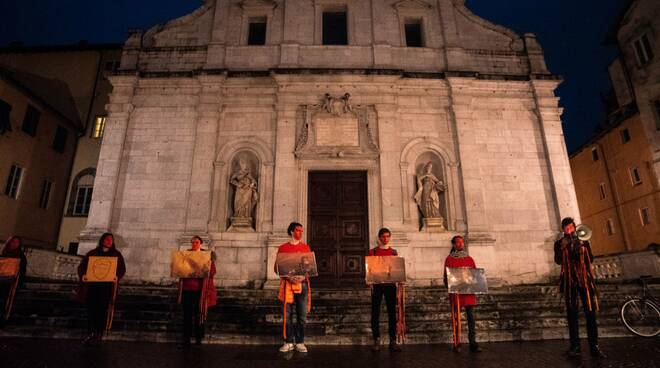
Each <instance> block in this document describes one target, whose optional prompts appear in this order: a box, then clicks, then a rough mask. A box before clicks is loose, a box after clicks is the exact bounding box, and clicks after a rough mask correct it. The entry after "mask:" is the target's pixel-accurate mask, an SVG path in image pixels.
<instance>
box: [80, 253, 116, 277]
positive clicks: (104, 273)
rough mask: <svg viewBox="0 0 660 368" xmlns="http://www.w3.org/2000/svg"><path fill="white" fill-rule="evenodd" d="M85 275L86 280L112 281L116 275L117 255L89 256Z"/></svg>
mask: <svg viewBox="0 0 660 368" xmlns="http://www.w3.org/2000/svg"><path fill="white" fill-rule="evenodd" d="M85 276H86V278H87V282H113V281H114V279H115V277H117V257H97V256H90V257H89V260H88V262H87V273H85Z"/></svg>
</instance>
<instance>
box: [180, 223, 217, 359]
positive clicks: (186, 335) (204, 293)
mask: <svg viewBox="0 0 660 368" xmlns="http://www.w3.org/2000/svg"><path fill="white" fill-rule="evenodd" d="M190 245H191V248H190V249H189V250H188V251H192V252H206V251H204V250H202V238H200V237H199V236H197V235H195V236H193V237H192V239H190ZM213 256H214V254H213V253H211V260H210V262H211V266H210V267H209V272H208V276H207V277H205V278H190V277H184V278H181V279H179V298H178V302H179V303H180V304H181V305H182V306H183V340H182V347H187V346H190V338H191V337H192V334H193V331H194V333H195V343H196V344H197V345H200V344H201V343H202V338H203V337H204V323H205V322H206V316H207V311H208V308H209V307H212V306H214V305H215V304H216V302H217V297H218V294H217V291H216V289H215V285H213V277H214V276H215V273H216V269H215V262H214V261H213V258H214V257H213Z"/></svg>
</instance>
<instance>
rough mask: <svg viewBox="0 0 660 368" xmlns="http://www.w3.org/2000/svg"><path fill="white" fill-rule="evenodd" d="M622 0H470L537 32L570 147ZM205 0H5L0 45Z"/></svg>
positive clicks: (122, 28) (112, 25)
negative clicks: (556, 78) (556, 81)
mask: <svg viewBox="0 0 660 368" xmlns="http://www.w3.org/2000/svg"><path fill="white" fill-rule="evenodd" d="M623 3H624V1H623V0H467V5H468V7H469V8H470V9H471V10H472V11H473V12H474V13H476V14H477V15H479V16H481V17H483V18H485V19H487V20H489V21H491V22H493V23H496V24H499V25H503V26H505V27H508V28H511V29H513V30H514V31H515V32H517V33H518V34H521V35H522V34H523V33H525V32H532V33H535V34H536V35H537V37H538V39H539V41H540V42H541V45H542V46H543V48H544V51H545V57H546V62H547V63H548V67H549V68H550V71H551V72H552V73H554V74H556V75H561V76H562V77H563V78H564V82H563V83H562V84H561V85H560V87H559V88H558V89H557V94H558V95H559V97H560V98H561V102H560V103H561V106H563V107H564V108H565V110H564V115H563V116H562V121H563V125H564V133H565V135H566V144H567V147H568V149H569V152H571V151H573V150H575V149H576V148H578V147H579V146H580V145H581V144H582V143H584V142H585V141H586V140H587V139H588V138H589V136H590V135H591V133H592V132H593V130H594V128H595V127H596V126H597V125H598V124H599V123H601V122H602V121H603V120H604V119H605V113H604V109H603V105H602V103H601V97H600V96H601V94H603V93H605V92H606V91H607V89H608V88H609V87H608V76H607V66H608V65H609V64H610V62H611V61H612V60H613V58H614V57H615V56H616V47H614V46H612V45H604V44H603V39H604V37H605V34H606V32H607V30H608V29H609V27H610V25H611V23H612V21H613V19H614V18H615V17H616V15H617V14H618V12H619V11H620V9H621V7H622V5H623ZM200 4H201V0H2V1H0V45H6V44H8V43H9V42H12V41H22V42H24V44H25V45H57V44H72V43H77V42H78V41H80V40H87V41H88V42H90V43H123V41H124V40H125V38H126V35H127V31H128V30H129V29H132V28H142V29H147V28H149V27H151V26H153V25H155V24H157V23H162V22H165V21H168V20H170V19H173V18H176V17H178V16H181V15H184V14H187V13H189V12H190V11H192V10H193V9H195V8H197V7H198V6H199V5H200Z"/></svg>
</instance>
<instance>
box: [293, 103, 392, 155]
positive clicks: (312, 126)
mask: <svg viewBox="0 0 660 368" xmlns="http://www.w3.org/2000/svg"><path fill="white" fill-rule="evenodd" d="M376 124H377V123H376V114H375V110H374V109H373V107H369V106H363V105H353V104H352V103H351V95H350V94H348V93H345V94H344V95H341V96H336V97H335V96H333V95H331V94H329V93H326V94H325V96H324V97H323V98H321V101H320V103H318V104H313V105H302V106H300V109H299V118H298V122H297V129H296V132H297V137H296V147H295V155H296V156H297V157H301V158H344V157H345V158H349V157H372V158H375V157H378V155H379V149H378V144H377V142H376V137H375V134H374V132H375V131H376V130H375V125H376Z"/></svg>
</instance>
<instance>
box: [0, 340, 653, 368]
mask: <svg viewBox="0 0 660 368" xmlns="http://www.w3.org/2000/svg"><path fill="white" fill-rule="evenodd" d="M482 347H483V348H484V351H483V352H481V353H478V354H471V353H469V352H467V351H464V352H462V353H459V354H456V353H453V352H452V351H450V348H449V346H448V345H409V346H406V347H405V348H404V351H403V352H401V353H390V352H389V351H388V350H387V349H383V350H381V351H380V352H379V353H373V352H371V351H370V350H369V347H367V346H349V347H346V346H309V353H307V354H300V353H293V354H287V355H283V354H280V353H278V352H277V347H275V346H235V345H202V346H195V345H193V346H192V347H191V348H190V349H186V350H178V349H177V348H176V346H175V345H174V344H158V343H146V342H145V343H135V342H132V343H131V342H105V343H104V344H103V345H102V346H101V347H85V346H82V345H81V344H80V342H79V341H76V340H63V339H59V340H57V339H53V340H45V339H29V338H16V339H8V338H3V339H0V367H2V368H46V367H48V368H55V367H68V368H77V367H100V368H106V367H107V368H110V367H112V368H123V367H127V368H142V367H156V368H170V367H190V368H196V367H232V368H234V367H236V368H241V367H250V368H252V367H305V368H312V367H332V368H342V367H347V368H348V367H350V368H367V367H379V368H388V367H392V368H395V367H401V368H408V367H410V368H413V367H414V368H426V367H441V368H454V367H502V368H504V367H506V368H509V367H511V368H523V367H533V368H543V367H553V368H555V367H556V368H561V367H640V368H652V367H660V339H657V338H656V339H642V338H617V339H602V340H601V349H602V350H603V352H605V354H607V358H605V359H592V358H591V357H590V356H589V354H588V346H587V344H586V341H584V342H583V349H584V350H586V351H587V352H585V353H583V354H582V358H581V359H580V358H568V357H566V356H565V355H564V351H565V349H566V347H567V342H566V341H559V340H550V341H539V342H502V343H489V344H482ZM464 350H467V349H464Z"/></svg>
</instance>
